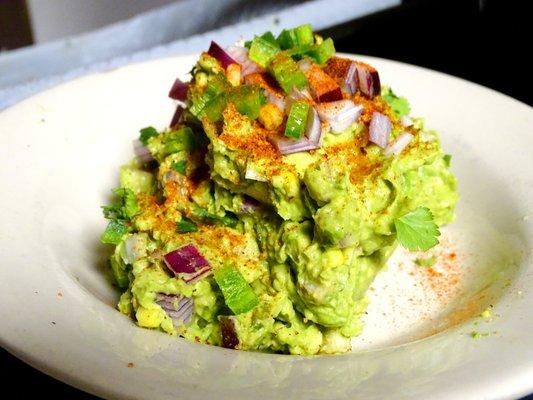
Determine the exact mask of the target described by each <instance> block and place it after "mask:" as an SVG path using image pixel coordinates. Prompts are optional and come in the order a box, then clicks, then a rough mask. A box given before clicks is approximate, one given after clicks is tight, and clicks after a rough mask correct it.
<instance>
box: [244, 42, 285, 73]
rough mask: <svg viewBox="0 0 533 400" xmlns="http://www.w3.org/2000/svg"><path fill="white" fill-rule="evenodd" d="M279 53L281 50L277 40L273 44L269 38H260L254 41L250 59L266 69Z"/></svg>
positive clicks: (249, 54)
mask: <svg viewBox="0 0 533 400" xmlns="http://www.w3.org/2000/svg"><path fill="white" fill-rule="evenodd" d="M272 38H273V37H272ZM279 52H280V49H279V46H278V44H277V43H276V41H275V40H274V41H273V42H272V41H270V40H269V39H268V38H265V37H263V36H258V37H256V38H255V39H254V40H252V44H251V46H250V52H249V53H248V57H249V58H250V60H252V61H255V62H256V63H257V64H259V65H260V66H262V67H266V66H267V65H268V63H269V62H270V60H271V59H272V57H274V56H275V55H276V54H278V53H279Z"/></svg>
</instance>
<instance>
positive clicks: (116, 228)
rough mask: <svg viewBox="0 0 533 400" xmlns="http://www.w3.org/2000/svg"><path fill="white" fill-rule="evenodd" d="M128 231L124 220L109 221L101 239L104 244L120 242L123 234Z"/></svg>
mask: <svg viewBox="0 0 533 400" xmlns="http://www.w3.org/2000/svg"><path fill="white" fill-rule="evenodd" d="M127 231H128V227H127V226H126V225H125V223H124V221H122V220H120V219H117V220H112V221H109V224H108V225H107V228H106V229H105V231H104V233H102V235H101V236H100V241H101V242H102V243H104V244H119V243H120V241H121V240H122V236H124V234H125V233H126V232H127Z"/></svg>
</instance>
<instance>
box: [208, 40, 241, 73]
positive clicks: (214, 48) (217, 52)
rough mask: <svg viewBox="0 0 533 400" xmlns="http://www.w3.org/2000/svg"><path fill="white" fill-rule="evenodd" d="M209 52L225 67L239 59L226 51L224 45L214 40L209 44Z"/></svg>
mask: <svg viewBox="0 0 533 400" xmlns="http://www.w3.org/2000/svg"><path fill="white" fill-rule="evenodd" d="M207 54H209V55H210V56H211V57H213V58H216V59H217V60H218V61H219V62H220V64H221V65H222V68H224V69H225V68H227V67H228V65H230V64H236V63H237V61H235V60H234V59H233V58H232V57H231V56H230V55H229V54H228V53H226V51H225V50H224V49H223V48H222V47H220V46H219V45H218V44H217V43H215V42H213V41H212V42H211V46H209V50H207Z"/></svg>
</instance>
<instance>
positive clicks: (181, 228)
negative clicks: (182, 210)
mask: <svg viewBox="0 0 533 400" xmlns="http://www.w3.org/2000/svg"><path fill="white" fill-rule="evenodd" d="M197 230H198V227H197V226H196V224H195V223H194V222H192V221H191V220H190V219H188V218H185V217H182V218H181V220H180V221H178V222H176V231H177V232H178V233H188V232H196V231H197Z"/></svg>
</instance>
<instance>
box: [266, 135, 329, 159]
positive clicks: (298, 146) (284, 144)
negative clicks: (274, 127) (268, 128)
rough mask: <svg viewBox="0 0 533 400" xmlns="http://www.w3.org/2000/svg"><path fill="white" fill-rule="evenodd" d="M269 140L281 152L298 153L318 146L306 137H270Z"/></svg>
mask: <svg viewBox="0 0 533 400" xmlns="http://www.w3.org/2000/svg"><path fill="white" fill-rule="evenodd" d="M269 140H270V141H271V142H272V143H273V144H274V145H275V146H276V147H277V148H278V150H279V152H280V153H281V154H285V155H286V154H292V153H299V152H302V151H309V150H316V149H318V148H319V147H320V146H319V145H318V144H317V143H315V142H312V141H310V140H309V139H307V138H301V139H296V140H295V139H289V138H286V137H279V136H275V137H270V138H269Z"/></svg>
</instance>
